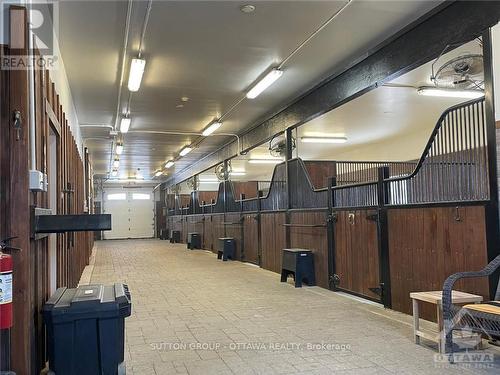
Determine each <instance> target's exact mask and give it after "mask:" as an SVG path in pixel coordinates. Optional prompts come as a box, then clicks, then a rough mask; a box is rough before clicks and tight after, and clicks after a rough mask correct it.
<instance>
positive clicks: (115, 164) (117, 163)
mask: <svg viewBox="0 0 500 375" xmlns="http://www.w3.org/2000/svg"><path fill="white" fill-rule="evenodd" d="M119 166H120V159H115V160H114V161H113V167H115V168H118V167H119Z"/></svg>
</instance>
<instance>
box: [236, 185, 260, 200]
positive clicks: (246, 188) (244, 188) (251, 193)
mask: <svg viewBox="0 0 500 375" xmlns="http://www.w3.org/2000/svg"><path fill="white" fill-rule="evenodd" d="M231 184H232V186H233V194H234V199H236V200H239V199H240V197H241V194H244V195H245V198H246V199H249V198H256V197H257V194H258V190H259V183H258V182H257V181H244V182H242V181H231Z"/></svg>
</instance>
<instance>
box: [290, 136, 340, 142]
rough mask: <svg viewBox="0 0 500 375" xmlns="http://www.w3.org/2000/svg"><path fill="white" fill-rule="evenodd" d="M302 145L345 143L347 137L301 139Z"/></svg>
mask: <svg viewBox="0 0 500 375" xmlns="http://www.w3.org/2000/svg"><path fill="white" fill-rule="evenodd" d="M300 140H301V141H302V142H304V143H346V142H347V137H328V136H324V137H301V138H300Z"/></svg>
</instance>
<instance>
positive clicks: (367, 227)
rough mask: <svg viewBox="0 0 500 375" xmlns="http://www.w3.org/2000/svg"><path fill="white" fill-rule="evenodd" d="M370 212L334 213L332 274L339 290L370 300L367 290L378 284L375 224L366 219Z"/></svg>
mask: <svg viewBox="0 0 500 375" xmlns="http://www.w3.org/2000/svg"><path fill="white" fill-rule="evenodd" d="M373 213H374V211H370V210H355V211H354V210H353V211H340V212H337V221H336V223H335V236H334V237H335V274H336V275H338V276H339V278H340V283H339V285H338V286H339V287H340V288H342V289H345V290H347V291H351V292H354V293H356V294H359V295H362V296H366V297H369V298H372V299H377V300H378V299H379V296H378V295H377V294H375V293H374V292H372V291H371V290H370V288H377V287H379V284H380V272H379V253H378V243H377V222H376V221H373V220H370V219H368V215H372V214H373Z"/></svg>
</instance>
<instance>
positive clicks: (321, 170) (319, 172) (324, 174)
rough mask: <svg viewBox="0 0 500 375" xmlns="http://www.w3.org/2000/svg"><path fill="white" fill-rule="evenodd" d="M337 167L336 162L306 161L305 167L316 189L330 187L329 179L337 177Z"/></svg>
mask: <svg viewBox="0 0 500 375" xmlns="http://www.w3.org/2000/svg"><path fill="white" fill-rule="evenodd" d="M335 165H336V162H334V161H315V160H304V166H305V168H306V171H307V174H308V176H309V180H310V181H311V183H312V185H313V188H314V189H322V188H326V187H328V178H330V177H335V173H336V172H335V171H336V168H335Z"/></svg>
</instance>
